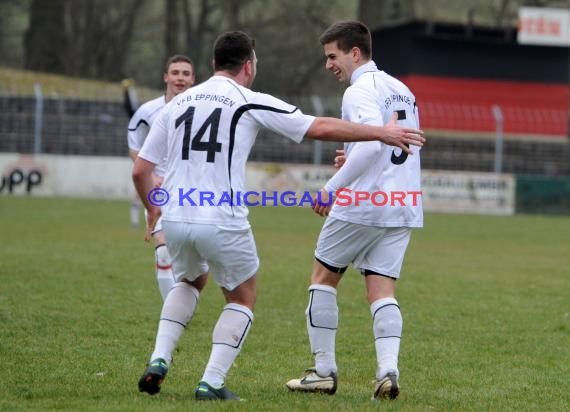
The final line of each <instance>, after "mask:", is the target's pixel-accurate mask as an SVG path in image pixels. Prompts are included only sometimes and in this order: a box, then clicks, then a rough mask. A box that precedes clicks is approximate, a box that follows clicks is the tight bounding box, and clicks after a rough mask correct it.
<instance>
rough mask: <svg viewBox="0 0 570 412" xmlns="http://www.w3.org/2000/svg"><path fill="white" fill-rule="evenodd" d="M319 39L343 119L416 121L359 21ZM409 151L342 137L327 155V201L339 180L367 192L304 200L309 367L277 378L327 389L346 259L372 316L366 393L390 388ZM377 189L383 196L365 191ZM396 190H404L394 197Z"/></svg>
mask: <svg viewBox="0 0 570 412" xmlns="http://www.w3.org/2000/svg"><path fill="white" fill-rule="evenodd" d="M320 42H321V44H322V45H323V46H324V52H325V56H326V58H327V62H326V69H327V70H329V71H331V72H332V73H333V74H334V75H335V76H336V77H337V78H338V80H339V81H341V82H346V83H350V86H349V87H348V88H347V89H346V91H345V93H344V96H343V99H342V118H343V119H345V120H349V121H351V122H355V123H361V124H369V125H378V126H379V125H383V124H386V123H387V122H388V121H389V120H390V119H391V118H393V117H397V119H398V124H401V125H403V126H407V127H412V128H419V118H418V108H417V107H416V102H415V97H414V95H413V94H412V93H411V92H410V90H409V89H408V88H407V87H406V86H405V85H404V84H403V83H402V82H400V81H399V80H397V79H395V78H394V77H392V76H390V75H388V74H386V73H385V72H383V71H381V70H379V69H378V68H377V67H376V64H375V63H374V61H372V60H371V45H372V42H371V36H370V32H369V30H368V28H367V27H366V26H365V25H364V24H362V23H360V22H356V21H343V22H338V23H335V24H333V25H332V26H330V27H329V28H328V29H327V30H326V31H325V32H324V33H323V34H322V35H321V37H320ZM410 150H411V151H412V152H413V156H409V155H408V153H406V152H404V151H401V150H399V149H396V148H393V147H389V146H386V145H385V144H383V143H381V142H359V143H347V144H345V152H344V153H345V157H344V156H341V159H336V160H337V161H338V160H340V163H343V162H344V165H342V167H341V168H340V170H339V171H338V172H337V173H336V174H335V175H334V176H333V177H332V178H331V179H330V180H329V181H328V182H327V184H326V185H325V187H324V188H323V189H322V192H323V193H322V199H323V203H325V204H326V203H329V202H328V201H329V198H328V194H327V193H328V192H336V191H337V190H339V189H342V188H346V189H350V190H351V191H352V193H354V192H357V191H358V192H362V193H365V194H366V193H367V194H368V195H369V196H370V199H368V200H367V201H366V200H365V201H361V202H360V203H359V204H357V203H356V201H353V202H351V204H350V205H345V206H340V205H339V204H338V203H335V204H334V205H332V209H331V206H324V205H318V204H317V205H316V206H315V207H314V210H315V212H317V213H318V214H320V215H323V216H325V215H328V218H327V219H326V221H325V223H324V226H323V228H322V230H321V233H320V236H319V239H318V242H317V248H316V251H315V262H314V265H313V273H312V276H311V286H310V287H309V304H308V307H307V311H306V318H307V330H308V334H309V341H310V345H311V351H312V353H313V354H314V356H315V367H313V368H310V369H308V370H307V371H306V372H305V374H304V376H303V377H302V378H300V379H292V380H290V381H289V382H287V387H288V388H289V389H291V390H294V391H304V392H324V393H329V394H333V393H335V391H336V389H337V365H336V359H335V338H336V330H337V327H338V306H337V301H336V294H337V291H336V287H337V285H338V283H339V282H340V280H341V279H342V275H343V273H344V271H345V270H346V269H347V267H348V265H350V264H353V265H354V267H356V268H357V269H359V270H360V271H361V273H362V275H363V276H364V281H365V283H366V289H367V292H368V303H369V304H370V311H371V314H372V320H373V332H374V339H375V348H376V357H377V359H376V360H377V362H376V366H377V367H376V386H375V388H374V394H373V399H395V398H396V397H397V396H398V394H399V392H400V388H399V382H398V378H399V370H398V354H399V348H400V338H401V335H402V315H401V313H400V307H399V305H398V302H397V301H396V298H395V284H396V279H398V278H399V277H400V270H401V267H402V262H403V260H404V254H405V252H406V248H407V246H408V242H409V240H410V234H411V228H419V227H422V226H423V211H422V202H421V195H420V194H421V187H420V153H419V150H420V149H419V148H418V147H413V148H410ZM379 192H382V193H385V194H386V195H373V194H374V193H379ZM345 193H348V192H346V191H345ZM402 193H405V194H406V196H405V197H404V198H402ZM373 196H375V198H374V199H373ZM384 196H387V197H388V198H387V199H386V198H385V197H384ZM363 197H365V195H363ZM394 199H400V200H396V201H394ZM373 200H374V202H373ZM385 200H386V202H385V204H384V205H381V204H382V203H384V201H385ZM337 202H338V201H337ZM375 203H376V204H375ZM329 211H330V214H329Z"/></svg>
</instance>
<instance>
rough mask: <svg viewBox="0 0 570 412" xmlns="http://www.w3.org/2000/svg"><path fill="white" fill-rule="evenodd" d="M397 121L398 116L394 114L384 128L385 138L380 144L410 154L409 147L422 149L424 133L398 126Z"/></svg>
mask: <svg viewBox="0 0 570 412" xmlns="http://www.w3.org/2000/svg"><path fill="white" fill-rule="evenodd" d="M397 120H398V114H397V113H394V114H393V115H392V117H391V118H390V121H389V122H388V123H387V124H386V125H385V126H384V132H385V136H384V138H383V139H382V142H383V143H385V144H387V145H390V146H395V147H399V148H400V149H402V151H404V152H406V153H408V154H412V151H411V150H410V147H409V146H410V145H412V146H419V147H422V146H423V145H424V142H425V141H426V139H425V138H424V132H423V131H422V130H419V129H414V128H410V127H401V126H398V125H397V123H396V122H397Z"/></svg>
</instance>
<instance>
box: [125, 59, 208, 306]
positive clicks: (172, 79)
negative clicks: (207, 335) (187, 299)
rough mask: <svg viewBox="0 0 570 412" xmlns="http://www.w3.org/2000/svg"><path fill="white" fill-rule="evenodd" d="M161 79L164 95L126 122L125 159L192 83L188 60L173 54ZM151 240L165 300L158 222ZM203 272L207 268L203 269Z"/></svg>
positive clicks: (160, 171)
mask: <svg viewBox="0 0 570 412" xmlns="http://www.w3.org/2000/svg"><path fill="white" fill-rule="evenodd" d="M162 77H163V80H164V84H165V86H166V90H165V92H164V95H162V96H159V97H157V98H156V99H153V100H150V101H148V102H146V103H145V104H143V105H142V106H140V107H139V108H138V109H137V111H136V112H135V114H134V115H133V116H132V118H131V120H130V122H129V128H128V134H127V138H128V144H129V156H130V157H131V159H133V162H134V161H135V160H136V158H137V155H138V153H139V151H140V150H141V147H142V145H143V143H144V141H145V139H146V137H147V135H148V132H149V130H150V127H151V125H152V123H153V122H154V120H155V119H156V117H157V115H158V113H160V111H161V110H162V108H163V107H164V106H165V105H166V104H167V103H168V102H170V101H171V100H172V98H173V97H174V96H176V95H178V94H179V93H182V92H183V91H185V90H186V89H188V88H189V87H191V86H192V85H193V84H194V81H195V75H194V63H193V62H192V60H190V58H189V57H186V56H183V55H180V54H177V55H174V56H172V57H170V58H169V59H168V60H167V61H166V63H165V65H164V73H163V76H162ZM152 176H153V181H154V185H155V186H156V187H159V186H160V185H161V184H162V180H163V177H164V167H163V165H161V164H158V165H157V166H156V168H155V170H154V172H153V175H152ZM137 204H138V205H140V199H139V198H138V195H137V199H136V202H134V201H133V204H131V223H133V225H138V219H139V210H138V207H137ZM152 237H153V239H154V247H155V249H154V255H155V260H156V280H157V282H158V289H159V291H160V295H161V296H162V299H163V300H164V298H165V297H166V295H167V294H168V291H169V290H170V289H171V288H172V286H173V285H174V283H175V282H174V277H173V275H172V259H171V258H170V254H169V253H168V249H167V247H166V241H165V238H164V234H163V232H162V224H161V222H160V221H159V222H157V224H156V226H155V228H154V231H153V233H152ZM204 270H205V271H206V272H207V268H204Z"/></svg>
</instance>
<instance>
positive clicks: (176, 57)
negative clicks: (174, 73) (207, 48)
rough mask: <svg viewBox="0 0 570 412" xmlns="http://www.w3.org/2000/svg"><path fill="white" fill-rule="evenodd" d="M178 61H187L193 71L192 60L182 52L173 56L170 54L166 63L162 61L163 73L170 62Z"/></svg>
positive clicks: (166, 71)
mask: <svg viewBox="0 0 570 412" xmlns="http://www.w3.org/2000/svg"><path fill="white" fill-rule="evenodd" d="M179 62H184V63H188V64H189V65H190V66H192V71H194V62H193V61H192V59H191V58H190V57H188V56H184V55H183V54H175V55H174V56H170V57H169V58H168V60H166V63H164V73H168V68H169V67H170V65H171V64H172V63H179Z"/></svg>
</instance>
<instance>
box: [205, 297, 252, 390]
mask: <svg viewBox="0 0 570 412" xmlns="http://www.w3.org/2000/svg"><path fill="white" fill-rule="evenodd" d="M252 323H253V313H252V312H251V310H249V308H247V307H246V306H243V305H238V304H237V303H228V304H227V305H226V306H224V310H223V311H222V314H221V315H220V317H219V318H218V322H217V323H216V326H215V327H214V332H213V333H212V352H211V353H210V359H209V360H208V364H207V365H206V370H205V371H204V375H203V376H202V380H203V381H205V382H208V384H210V386H212V387H214V388H220V387H221V386H223V384H224V382H225V379H226V375H227V374H228V371H229V370H230V368H231V366H232V364H233V363H234V360H235V359H236V357H237V356H238V355H239V353H240V351H241V348H242V346H243V342H244V341H245V338H246V337H247V334H248V332H249V329H250V328H251V324H252Z"/></svg>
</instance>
